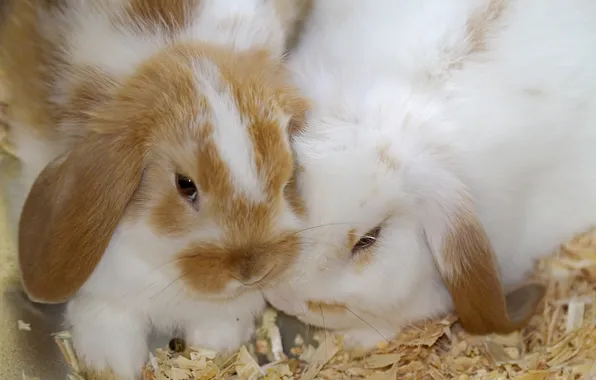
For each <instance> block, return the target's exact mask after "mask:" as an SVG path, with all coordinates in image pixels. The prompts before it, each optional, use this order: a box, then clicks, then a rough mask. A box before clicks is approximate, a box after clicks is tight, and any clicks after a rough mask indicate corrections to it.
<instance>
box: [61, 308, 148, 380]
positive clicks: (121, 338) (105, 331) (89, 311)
mask: <svg viewBox="0 0 596 380" xmlns="http://www.w3.org/2000/svg"><path fill="white" fill-rule="evenodd" d="M67 318H68V322H69V323H70V324H71V326H72V339H73V345H74V349H75V352H76V354H77V356H78V358H79V361H80V362H81V366H82V367H83V371H84V373H86V374H87V376H90V377H91V378H98V379H99V378H101V377H100V375H101V376H104V377H106V376H107V378H108V379H110V380H111V379H114V380H137V379H140V377H141V370H142V368H143V366H144V365H145V363H146V361H147V359H148V356H149V348H148V345H147V330H148V325H147V322H146V321H145V320H143V318H139V316H137V315H135V314H133V313H131V312H129V311H127V310H124V309H123V308H118V307H111V306H106V305H105V304H100V303H94V302H89V301H84V302H78V300H73V301H71V303H70V304H69V307H68V310H67Z"/></svg>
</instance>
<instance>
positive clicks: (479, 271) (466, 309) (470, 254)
mask: <svg viewBox="0 0 596 380" xmlns="http://www.w3.org/2000/svg"><path fill="white" fill-rule="evenodd" d="M432 209H434V210H433V211H431V212H430V213H429V215H428V220H427V221H426V222H427V224H426V226H425V232H426V236H427V239H428V242H429V245H430V247H431V250H432V252H433V255H434V257H435V261H436V263H437V265H438V268H439V271H440V273H441V276H442V277H443V281H444V282H445V284H446V286H447V288H448V290H449V292H450V293H451V297H452V299H453V303H454V305H455V311H456V312H457V314H458V316H459V319H460V322H461V324H462V327H463V328H464V329H465V330H466V331H468V332H469V333H472V334H479V335H484V334H490V333H498V334H508V333H511V332H513V331H516V330H519V329H521V328H523V327H524V326H525V325H526V324H527V323H528V322H529V320H530V318H531V317H532V316H533V315H534V313H535V312H536V309H537V308H538V305H539V303H540V302H541V300H542V299H543V297H544V294H545V291H546V289H545V287H544V286H543V285H541V284H538V283H528V284H526V285H523V286H520V287H519V288H517V289H516V290H514V291H512V292H510V293H509V294H505V293H504V291H503V286H502V284H501V279H500V277H499V272H498V267H497V260H496V257H495V253H494V252H493V249H492V247H491V244H490V242H489V240H488V237H487V235H486V233H485V231H484V228H483V227H482V225H481V223H480V221H479V220H478V217H477V216H476V214H475V211H474V202H473V200H471V199H470V197H469V196H467V195H464V196H461V197H460V198H459V200H456V201H453V199H451V200H450V203H449V205H446V204H442V205H438V206H437V207H432Z"/></svg>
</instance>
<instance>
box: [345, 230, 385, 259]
mask: <svg viewBox="0 0 596 380" xmlns="http://www.w3.org/2000/svg"><path fill="white" fill-rule="evenodd" d="M380 233H381V227H375V228H373V229H372V230H370V231H368V232H367V233H366V234H365V235H364V236H363V237H362V238H361V239H360V240H358V242H357V243H356V244H354V247H353V248H352V254H356V253H358V252H359V251H361V250H363V249H366V248H370V247H372V245H373V244H375V243H376V242H377V238H378V237H379V234H380Z"/></svg>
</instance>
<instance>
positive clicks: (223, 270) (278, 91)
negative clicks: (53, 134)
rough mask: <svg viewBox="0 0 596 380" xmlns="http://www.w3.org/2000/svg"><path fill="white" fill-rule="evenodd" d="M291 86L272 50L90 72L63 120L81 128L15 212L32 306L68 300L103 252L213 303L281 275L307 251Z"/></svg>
mask: <svg viewBox="0 0 596 380" xmlns="http://www.w3.org/2000/svg"><path fill="white" fill-rule="evenodd" d="M285 77H286V74H285V72H284V68H283V66H282V65H281V64H280V62H279V61H278V60H276V59H272V58H271V59H270V57H269V56H268V54H266V53H264V52H259V51H246V52H244V53H233V52H229V51H226V50H223V49H218V48H214V47H212V46H209V45H203V44H178V45H173V46H172V47H170V48H167V49H165V50H163V51H161V52H159V53H157V54H156V55H154V56H152V57H151V58H149V59H148V60H146V61H145V62H144V63H142V64H141V65H140V66H139V67H137V68H136V69H135V70H134V72H133V73H132V74H131V75H128V76H126V77H124V78H113V77H110V76H109V75H107V74H103V73H102V72H100V71H94V70H93V69H92V68H90V69H89V70H88V71H87V72H85V75H84V78H86V79H85V80H83V81H81V83H82V84H81V85H80V86H79V87H78V88H76V89H75V90H74V91H73V99H74V100H73V101H72V106H71V107H70V108H69V111H68V112H69V113H68V114H67V115H64V117H63V120H66V121H68V123H65V124H64V125H65V126H67V127H68V128H69V129H72V128H73V127H76V128H75V129H76V130H79V131H80V130H84V131H86V133H85V135H84V136H80V137H78V138H79V140H78V141H77V142H76V143H75V144H74V145H73V148H72V149H70V150H69V151H68V152H67V153H66V154H64V155H62V156H60V157H59V158H57V159H56V160H55V161H53V162H52V163H51V164H50V165H48V166H47V168H46V169H45V170H43V172H42V173H41V174H40V175H39V177H38V178H37V180H36V182H35V184H34V185H33V187H32V189H31V191H30V193H29V195H28V197H27V200H26V203H25V206H24V209H23V212H22V214H21V219H20V228H19V229H20V236H19V255H20V264H21V268H22V278H23V282H24V286H25V289H26V291H27V292H28V294H29V295H30V297H31V298H32V299H33V300H36V301H39V302H44V303H57V302H63V301H66V300H67V299H69V298H70V297H71V296H72V295H73V294H75V293H76V292H77V291H78V290H79V289H80V288H81V286H82V285H83V284H84V283H85V282H86V281H87V279H88V278H89V276H90V275H91V274H92V273H93V271H94V269H95V267H96V266H97V265H98V263H99V262H100V261H101V260H102V257H103V258H105V256H107V255H136V256H140V257H145V258H146V259H147V261H148V262H151V263H158V264H159V265H156V266H155V268H157V270H158V271H162V272H166V273H168V275H169V276H171V277H172V278H179V279H180V280H181V281H184V282H185V283H186V284H187V287H188V288H190V289H192V290H195V291H196V292H198V293H199V294H201V295H203V296H205V297H215V298H222V297H223V298H229V297H233V296H234V295H238V294H239V293H242V292H244V291H245V290H247V289H255V288H260V287H263V286H266V285H267V284H269V283H271V282H272V281H275V280H276V279H278V278H279V277H280V275H281V274H282V273H283V272H284V270H285V269H286V268H287V266H288V265H289V264H290V263H291V262H292V261H293V259H294V257H295V255H296V253H297V250H298V246H299V241H298V236H297V234H296V232H297V230H298V227H299V222H298V218H297V214H296V211H297V208H296V204H295V203H294V202H293V199H294V198H293V197H292V192H291V186H288V183H289V181H290V179H291V176H292V173H293V163H294V161H293V155H292V152H291V149H290V145H289V137H288V136H289V134H290V130H291V129H292V128H294V127H296V126H297V125H298V124H299V123H300V122H301V119H302V116H303V113H304V111H305V107H306V103H305V102H304V101H303V100H302V99H301V98H300V97H299V96H298V95H297V93H296V91H295V90H294V89H293V88H292V87H289V86H287V85H286V80H285ZM73 130H74V129H73ZM156 275H160V274H156Z"/></svg>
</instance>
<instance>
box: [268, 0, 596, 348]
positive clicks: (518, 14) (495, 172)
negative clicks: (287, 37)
mask: <svg viewBox="0 0 596 380" xmlns="http://www.w3.org/2000/svg"><path fill="white" fill-rule="evenodd" d="M505 3H506V4H508V5H507V8H506V9H505V11H504V13H503V14H502V15H501V17H500V18H499V19H498V20H497V21H496V22H495V23H494V24H493V25H492V27H491V28H490V29H488V30H487V34H486V41H485V45H484V46H485V48H484V49H485V52H477V53H475V54H470V45H469V42H470V41H469V40H468V39H467V38H466V36H467V26H466V22H467V20H468V19H469V18H470V15H471V14H474V13H476V12H479V11H482V10H483V9H486V7H487V6H488V4H489V1H488V0H449V1H444V0H423V1H416V2H412V1H389V0H371V1H366V2H365V1H357V0H351V1H345V0H319V1H315V8H314V11H313V15H312V18H311V19H310V21H309V23H308V24H307V27H306V28H307V30H306V32H305V34H304V35H303V37H302V40H301V44H300V45H299V46H298V47H297V48H296V51H295V52H294V53H293V55H292V57H291V58H290V59H291V65H292V67H293V69H294V72H295V77H296V80H297V82H298V84H299V85H300V87H301V88H302V90H303V91H304V93H305V95H307V96H310V97H311V98H312V100H313V103H314V109H313V110H312V111H311V112H310V113H309V115H308V118H307V119H308V126H307V129H306V131H305V132H304V133H303V134H302V135H301V136H300V137H299V138H297V139H296V141H295V142H294V147H295V150H296V154H297V159H298V161H299V163H300V164H301V166H302V167H303V168H304V170H303V172H302V173H301V174H300V176H299V179H298V184H299V193H300V195H301V196H302V197H303V199H304V201H305V203H306V208H307V215H308V225H309V226H311V227H312V228H310V229H307V230H306V231H305V232H304V239H305V241H306V242H307V244H306V245H305V246H304V249H303V252H302V254H301V257H300V260H299V264H298V265H297V266H296V267H295V268H294V275H293V276H292V279H291V280H290V281H288V283H286V284H284V286H282V287H280V288H279V289H276V290H275V291H271V292H268V293H267V294H266V298H267V299H268V300H269V301H270V302H271V303H272V304H273V305H274V306H276V307H278V308H280V309H282V310H284V311H286V312H288V313H290V314H294V315H298V316H299V317H300V318H301V319H302V320H303V321H305V322H308V323H312V324H316V325H320V326H326V327H329V328H336V329H341V330H344V331H345V332H346V333H347V337H348V340H349V342H352V343H354V344H362V345H364V346H367V347H370V346H371V345H373V344H374V343H375V342H377V341H379V340H382V339H383V338H387V339H389V338H392V337H393V336H394V335H395V334H396V332H397V331H399V329H400V328H401V327H403V326H404V325H406V324H408V323H410V322H414V321H418V320H420V319H424V318H428V317H433V316H436V315H439V314H441V313H444V312H447V311H448V310H449V309H450V308H451V307H452V304H451V299H450V296H449V294H448V293H447V290H446V288H445V286H444V285H443V282H442V280H441V277H440V275H439V272H438V270H437V269H436V265H435V262H434V260H433V255H432V252H433V251H436V250H438V249H439V247H440V245H441V244H442V236H443V234H444V232H445V231H446V229H448V228H450V227H451V226H450V220H451V219H452V218H453V216H454V214H453V213H454V210H456V209H458V208H459V207H462V205H463V204H464V203H465V201H464V199H465V197H466V196H471V197H472V199H473V200H474V201H475V211H476V213H477V216H478V217H479V219H480V221H481V222H482V224H483V226H484V228H485V230H486V232H487V234H488V236H489V239H490V242H491V243H492V246H493V248H494V250H495V252H496V254H497V259H498V264H499V269H500V273H501V277H502V281H503V284H504V286H505V288H510V287H512V286H515V285H517V284H519V282H520V281H522V280H523V279H524V278H525V276H526V275H527V274H528V272H529V271H530V270H531V269H532V266H533V263H534V261H535V259H537V258H539V257H541V256H544V255H547V254H550V253H551V252H552V250H553V249H555V248H556V247H557V246H558V244H560V243H562V242H564V241H565V240H567V239H568V238H570V237H571V236H572V235H573V234H575V233H579V232H582V231H584V230H586V229H588V228H589V227H590V226H591V225H593V224H595V223H596V211H595V210H596V197H595V196H594V194H596V172H595V171H594V170H593V168H592V167H593V165H594V162H596V153H595V152H596V72H595V71H594V70H593V67H592V66H593V65H594V62H596V3H594V2H593V1H591V0H572V1H569V0H525V1H515V0H513V1H508V2H505ZM379 150H382V151H383V152H384V153H383V157H384V158H383V159H381V158H380V154H379ZM387 157H388V158H389V162H390V163H389V164H388V163H387V162H386V161H387ZM391 162H393V163H391ZM470 207H471V206H470ZM379 224H381V225H382V226H383V229H382V231H381V234H380V236H379V239H378V240H377V242H376V243H375V245H374V246H373V248H372V249H371V251H370V252H369V254H370V255H371V260H370V261H371V262H370V263H369V264H367V265H365V266H364V267H363V268H361V265H360V264H358V263H357V261H358V260H357V259H354V258H351V256H350V247H349V246H348V243H347V240H348V232H349V231H350V230H351V229H355V230H356V231H357V233H358V234H365V233H366V232H367V231H369V230H371V229H372V228H374V227H376V226H377V225H379ZM437 264H438V265H444V263H442V262H440V261H439V262H438V263H437ZM446 274H447V275H450V276H454V275H456V274H455V273H446ZM308 300H315V301H325V302H330V303H342V304H345V305H347V306H348V307H349V309H350V311H351V312H349V311H346V312H345V313H338V314H333V313H325V314H324V315H323V313H322V312H321V313H317V312H308V311H306V308H305V305H304V303H305V302H306V301H308ZM362 319H363V320H365V322H363V321H362ZM369 325H370V326H369ZM375 329H376V330H377V331H375Z"/></svg>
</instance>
